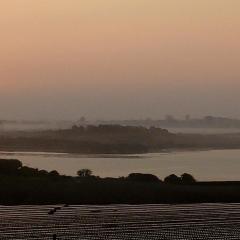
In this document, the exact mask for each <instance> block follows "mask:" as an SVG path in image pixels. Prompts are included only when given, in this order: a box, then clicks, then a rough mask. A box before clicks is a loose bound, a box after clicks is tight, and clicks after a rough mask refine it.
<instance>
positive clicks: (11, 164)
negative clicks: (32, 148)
mask: <svg viewBox="0 0 240 240" xmlns="http://www.w3.org/2000/svg"><path fill="white" fill-rule="evenodd" d="M21 167H22V163H21V162H20V161H19V160H16V159H0V174H15V173H16V172H17V171H18V170H19V169H20V168H21Z"/></svg>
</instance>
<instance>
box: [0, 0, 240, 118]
mask: <svg viewBox="0 0 240 240" xmlns="http://www.w3.org/2000/svg"><path fill="white" fill-rule="evenodd" d="M239 13H240V1H238V0H211V1H209V0H196V1H192V0H181V1H179V0H131V1H129V0H121V1H120V0H82V1H79V0H40V1H32V0H11V1H7V0H3V1H1V2H0V34H1V41H0V52H1V54H0V108H1V110H2V111H1V112H2V113H1V114H2V116H1V118H44V117H46V118H56V119H60V118H64V119H66V118H77V117H79V116H81V115H86V116H87V117H89V118H95V119H96V118H114V119H116V118H141V117H148V116H149V117H153V118H158V117H162V116H163V115H165V114H167V113H172V114H177V115H184V114H187V113H189V114H192V115H207V114H213V115H223V116H234V117H240V112H238V102H239V101H240V96H239V93H238V89H239V87H240V68H239V62H240V41H239V40H240V14H239Z"/></svg>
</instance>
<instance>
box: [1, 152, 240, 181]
mask: <svg viewBox="0 0 240 240" xmlns="http://www.w3.org/2000/svg"><path fill="white" fill-rule="evenodd" d="M0 158H4V159H6V158H7V159H11V158H14V159H19V160H21V161H22V162H23V164H24V165H25V166H29V167H34V168H39V169H45V170H48V171H50V170H57V171H58V172H59V173H61V174H66V175H72V176H74V175H76V172H77V171H78V170H79V169H82V168H89V169H91V170H92V171H93V173H94V175H97V176H101V177H119V176H127V175H128V174H129V173H133V172H139V173H152V174H155V175H157V176H158V177H159V178H161V179H163V178H164V177H166V176H167V175H169V174H172V173H175V174H177V175H180V174H182V173H185V172H187V173H190V174H192V175H193V176H194V177H195V178H196V179H197V180H199V181H238V180H239V181H240V150H206V151H174V152H161V153H148V154H134V155H79V154H64V153H61V154H60V153H40V152H0Z"/></svg>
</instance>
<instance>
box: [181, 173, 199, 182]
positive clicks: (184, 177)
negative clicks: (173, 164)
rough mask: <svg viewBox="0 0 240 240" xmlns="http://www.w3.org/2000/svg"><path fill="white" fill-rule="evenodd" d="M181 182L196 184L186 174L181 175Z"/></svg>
mask: <svg viewBox="0 0 240 240" xmlns="http://www.w3.org/2000/svg"><path fill="white" fill-rule="evenodd" d="M181 180H182V182H183V183H195V182H196V179H195V178H194V177H193V176H192V175H191V174H188V173H184V174H182V176H181Z"/></svg>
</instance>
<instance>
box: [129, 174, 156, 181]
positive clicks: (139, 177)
mask: <svg viewBox="0 0 240 240" xmlns="http://www.w3.org/2000/svg"><path fill="white" fill-rule="evenodd" d="M127 180H130V181H138V182H160V181H161V180H160V179H159V178H158V177H157V176H155V175H152V174H143V173H131V174H129V175H128V177H127Z"/></svg>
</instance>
